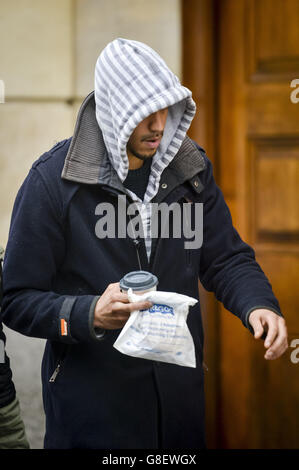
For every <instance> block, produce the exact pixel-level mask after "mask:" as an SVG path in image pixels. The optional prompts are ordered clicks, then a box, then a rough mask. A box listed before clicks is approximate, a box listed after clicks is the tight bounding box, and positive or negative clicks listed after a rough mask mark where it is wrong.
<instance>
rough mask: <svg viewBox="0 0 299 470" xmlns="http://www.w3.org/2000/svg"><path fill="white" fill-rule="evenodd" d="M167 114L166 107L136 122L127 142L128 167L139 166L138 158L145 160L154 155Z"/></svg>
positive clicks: (161, 135) (140, 163)
mask: <svg viewBox="0 0 299 470" xmlns="http://www.w3.org/2000/svg"><path fill="white" fill-rule="evenodd" d="M167 114H168V108H165V109H161V110H160V111H157V112H156V113H153V114H151V115H150V116H148V117H147V118H145V119H144V120H143V121H142V122H141V123H140V124H138V126H137V127H136V129H135V130H134V132H133V133H132V135H131V137H130V139H129V140H128V144H127V153H128V158H129V162H130V167H131V166H132V167H134V166H135V167H138V166H141V165H142V162H141V161H140V160H146V159H147V158H151V157H153V156H154V155H155V153H156V151H157V148H158V147H159V145H160V142H161V139H162V137H163V132H164V128H165V124H166V120H167ZM136 159H138V160H139V162H138V160H136Z"/></svg>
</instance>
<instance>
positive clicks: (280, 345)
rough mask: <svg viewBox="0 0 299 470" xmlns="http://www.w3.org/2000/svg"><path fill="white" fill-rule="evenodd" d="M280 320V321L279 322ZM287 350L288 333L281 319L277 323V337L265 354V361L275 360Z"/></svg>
mask: <svg viewBox="0 0 299 470" xmlns="http://www.w3.org/2000/svg"><path fill="white" fill-rule="evenodd" d="M281 320H282V321H281ZM287 348H288V333H287V328H286V325H285V322H284V320H283V319H280V321H278V335H277V337H276V339H275V341H274V342H273V344H272V345H271V347H270V348H269V349H268V351H267V352H266V354H265V358H266V359H277V358H278V357H280V356H281V355H282V354H283V353H284V352H285V351H286V350H287Z"/></svg>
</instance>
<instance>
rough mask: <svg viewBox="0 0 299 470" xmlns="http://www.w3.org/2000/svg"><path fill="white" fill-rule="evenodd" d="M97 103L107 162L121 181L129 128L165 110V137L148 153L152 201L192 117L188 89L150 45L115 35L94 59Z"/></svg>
mask: <svg viewBox="0 0 299 470" xmlns="http://www.w3.org/2000/svg"><path fill="white" fill-rule="evenodd" d="M95 102H96V118H97V122H98V125H99V127H100V129H101V131H102V134H103V139H104V142H105V145H106V148H107V151H108V156H109V159H110V162H111V164H112V165H113V167H114V169H115V170H116V172H117V174H118V176H119V178H120V180H121V181H122V182H123V181H124V180H125V179H126V177H127V174H128V169H129V160H128V155H127V144H128V141H129V139H130V137H131V135H132V133H133V132H134V130H135V129H136V127H137V126H138V125H139V124H140V123H141V122H142V121H144V120H145V119H146V118H148V117H149V116H150V115H152V114H154V113H156V112H157V111H160V110H163V109H168V113H167V120H166V124H165V128H164V133H163V137H162V140H161V142H160V144H159V147H158V149H157V151H156V152H155V153H154V155H153V157H152V165H151V174H150V178H149V183H148V187H147V190H146V193H145V198H144V200H145V201H150V200H151V199H152V198H153V197H154V195H155V194H156V192H157V190H158V186H159V180H160V176H161V173H162V171H163V170H164V168H165V167H166V166H167V165H168V164H169V163H170V161H171V160H172V159H173V157H174V156H175V154H176V153H177V152H178V150H179V148H180V146H181V144H182V141H183V139H184V138H185V135H186V132H187V130H188V129H189V127H190V124H191V122H192V119H193V117H194V114H195V110H196V106H195V103H194V101H193V99H192V94H191V91H190V90H188V89H187V88H185V87H183V86H182V85H181V84H180V81H179V79H178V78H177V77H176V75H174V73H173V72H171V70H170V69H169V68H168V67H167V65H166V63H165V62H164V60H163V59H162V58H161V57H160V56H159V55H158V54H157V53H156V52H155V51H154V50H153V49H151V48H150V47H149V46H147V45H145V44H143V43H141V42H138V41H133V40H126V39H121V38H119V39H115V40H114V41H112V42H111V43H109V44H108V45H107V46H106V47H105V49H104V50H103V51H102V53H101V54H100V56H99V58H98V60H97V63H96V69H95Z"/></svg>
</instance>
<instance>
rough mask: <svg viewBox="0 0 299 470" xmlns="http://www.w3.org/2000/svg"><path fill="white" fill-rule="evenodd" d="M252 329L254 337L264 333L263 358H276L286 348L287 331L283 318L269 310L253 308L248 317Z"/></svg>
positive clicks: (259, 336)
mask: <svg viewBox="0 0 299 470" xmlns="http://www.w3.org/2000/svg"><path fill="white" fill-rule="evenodd" d="M248 321H249V323H250V325H251V326H252V328H253V330H254V337H255V338H256V339H258V338H261V336H262V335H263V333H266V339H265V342H264V346H265V348H267V351H266V354H265V356H264V358H265V359H277V358H278V357H280V356H281V355H282V354H283V353H284V352H285V351H286V349H287V348H288V333H287V327H286V323H285V320H284V318H282V317H280V316H279V315H277V314H276V313H274V312H272V311H271V310H266V309H257V310H253V311H252V312H251V313H250V315H249V319H248Z"/></svg>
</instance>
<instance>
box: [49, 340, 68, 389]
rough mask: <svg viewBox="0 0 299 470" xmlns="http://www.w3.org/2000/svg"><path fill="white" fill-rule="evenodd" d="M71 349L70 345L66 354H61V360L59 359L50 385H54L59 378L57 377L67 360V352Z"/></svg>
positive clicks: (50, 379) (66, 349) (65, 351)
mask: <svg viewBox="0 0 299 470" xmlns="http://www.w3.org/2000/svg"><path fill="white" fill-rule="evenodd" d="M69 347H70V345H67V347H66V348H65V350H64V352H63V353H62V354H61V356H60V358H59V359H58V362H57V364H56V367H55V369H54V372H53V374H52V375H51V377H50V378H49V382H50V383H54V382H55V380H56V378H57V375H58V374H59V373H60V371H61V368H62V365H63V363H64V361H65V358H66V355H67V352H68V350H69Z"/></svg>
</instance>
